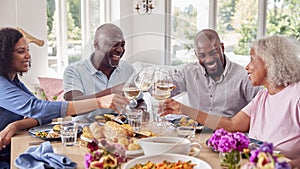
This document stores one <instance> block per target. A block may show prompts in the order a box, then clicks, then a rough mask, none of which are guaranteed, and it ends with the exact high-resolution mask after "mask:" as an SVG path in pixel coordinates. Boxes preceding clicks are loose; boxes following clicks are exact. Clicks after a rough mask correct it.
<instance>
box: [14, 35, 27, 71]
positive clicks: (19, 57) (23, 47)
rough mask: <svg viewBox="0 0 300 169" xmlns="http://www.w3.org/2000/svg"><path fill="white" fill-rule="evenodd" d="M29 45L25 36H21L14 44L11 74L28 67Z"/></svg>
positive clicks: (25, 69)
mask: <svg viewBox="0 0 300 169" xmlns="http://www.w3.org/2000/svg"><path fill="white" fill-rule="evenodd" d="M30 58H31V55H30V54H29V47H28V44H27V42H26V40H25V38H23V37H22V38H21V39H20V40H19V41H18V42H17V43H16V45H15V47H14V51H13V59H12V66H11V75H13V76H14V75H16V74H17V73H22V72H27V71H28V70H29V68H30Z"/></svg>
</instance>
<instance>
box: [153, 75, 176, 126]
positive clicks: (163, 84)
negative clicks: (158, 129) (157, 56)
mask: <svg viewBox="0 0 300 169" xmlns="http://www.w3.org/2000/svg"><path fill="white" fill-rule="evenodd" d="M174 88H175V85H174V84H173V80H172V77H171V76H170V73H169V72H168V71H165V70H163V69H156V70H155V72H154V75H153V84H152V86H151V88H150V94H151V96H152V98H154V100H153V101H152V111H153V116H154V121H156V122H158V123H157V124H158V125H160V126H164V125H165V123H164V120H165V119H164V118H163V117H160V115H159V113H158V112H159V105H160V104H161V103H163V102H164V100H166V99H167V98H169V97H170V96H171V91H172V90H173V89H174Z"/></svg>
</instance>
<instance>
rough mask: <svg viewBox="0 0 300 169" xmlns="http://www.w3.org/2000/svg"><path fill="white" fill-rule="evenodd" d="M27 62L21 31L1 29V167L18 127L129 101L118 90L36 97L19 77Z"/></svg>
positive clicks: (118, 106)
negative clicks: (73, 98) (60, 98)
mask: <svg viewBox="0 0 300 169" xmlns="http://www.w3.org/2000/svg"><path fill="white" fill-rule="evenodd" d="M30 64H31V55H30V53H29V46H28V44H27V42H26V39H25V38H24V37H23V35H22V33H21V32H19V31H18V30H16V29H13V28H2V29H0V119H1V123H0V168H9V162H10V161H9V157H10V139H11V137H12V135H13V134H14V132H15V131H16V130H17V129H25V128H30V127H33V126H36V125H43V124H46V123H49V122H51V120H52V119H54V118H58V117H65V116H70V115H76V114H82V113H86V112H89V111H92V110H95V109H98V108H110V109H113V110H115V111H117V112H119V110H121V108H123V107H125V105H127V104H128V103H129V100H128V99H127V98H125V97H123V96H121V95H117V94H111V95H107V96H103V97H101V98H92V99H86V100H80V101H69V102H66V101H63V102H51V101H45V100H39V99H37V98H36V97H35V96H34V95H33V94H32V92H30V91H29V90H28V89H27V87H26V86H25V85H24V84H23V83H22V82H21V81H20V80H19V77H18V76H19V75H21V74H22V73H24V72H27V71H28V70H29V68H30ZM25 117H30V118H25Z"/></svg>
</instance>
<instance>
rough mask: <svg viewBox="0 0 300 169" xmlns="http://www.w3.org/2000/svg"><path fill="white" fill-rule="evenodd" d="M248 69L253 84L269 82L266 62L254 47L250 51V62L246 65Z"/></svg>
mask: <svg viewBox="0 0 300 169" xmlns="http://www.w3.org/2000/svg"><path fill="white" fill-rule="evenodd" d="M246 70H247V72H248V76H249V79H250V80H251V83H252V85H253V86H260V85H266V84H267V83H266V82H267V70H266V68H265V62H264V61H263V60H262V59H261V58H260V57H259V56H258V54H257V53H256V52H255V50H254V49H253V48H252V49H251V51H250V62H249V64H248V65H247V66H246Z"/></svg>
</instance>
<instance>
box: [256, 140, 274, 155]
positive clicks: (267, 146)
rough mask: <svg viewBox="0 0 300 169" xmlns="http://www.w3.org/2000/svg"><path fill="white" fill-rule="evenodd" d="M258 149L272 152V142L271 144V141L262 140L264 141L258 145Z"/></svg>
mask: <svg viewBox="0 0 300 169" xmlns="http://www.w3.org/2000/svg"><path fill="white" fill-rule="evenodd" d="M259 150H260V151H261V152H265V153H269V154H273V144H272V143H267V142H264V143H263V144H262V145H261V146H260V148H259Z"/></svg>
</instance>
